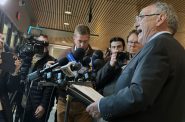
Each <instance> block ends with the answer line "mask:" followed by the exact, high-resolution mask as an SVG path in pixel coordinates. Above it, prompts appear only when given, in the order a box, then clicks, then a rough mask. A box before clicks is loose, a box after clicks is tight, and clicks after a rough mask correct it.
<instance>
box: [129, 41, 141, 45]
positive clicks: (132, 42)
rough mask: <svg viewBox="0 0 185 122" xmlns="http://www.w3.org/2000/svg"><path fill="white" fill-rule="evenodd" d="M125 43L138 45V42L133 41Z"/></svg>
mask: <svg viewBox="0 0 185 122" xmlns="http://www.w3.org/2000/svg"><path fill="white" fill-rule="evenodd" d="M127 43H128V44H134V45H135V44H139V42H138V41H136V42H134V41H127Z"/></svg>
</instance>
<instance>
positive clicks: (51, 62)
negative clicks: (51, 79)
mask: <svg viewBox="0 0 185 122" xmlns="http://www.w3.org/2000/svg"><path fill="white" fill-rule="evenodd" d="M54 63H55V61H48V62H47V63H46V67H50V66H51V65H52V64H54Z"/></svg>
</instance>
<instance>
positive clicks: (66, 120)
mask: <svg viewBox="0 0 185 122" xmlns="http://www.w3.org/2000/svg"><path fill="white" fill-rule="evenodd" d="M71 100H72V96H70V95H69V94H68V95H67V98H66V107H65V114H64V122H68V115H69V109H70V103H71Z"/></svg>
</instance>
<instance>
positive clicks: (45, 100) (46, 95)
mask: <svg viewBox="0 0 185 122" xmlns="http://www.w3.org/2000/svg"><path fill="white" fill-rule="evenodd" d="M54 93H55V87H53V86H47V87H45V88H44V92H43V97H42V100H41V103H40V105H42V106H43V107H44V108H50V106H53V104H54V103H53V102H54V100H53V99H54ZM49 104H50V105H49Z"/></svg>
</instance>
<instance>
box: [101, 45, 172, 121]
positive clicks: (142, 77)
mask: <svg viewBox="0 0 185 122" xmlns="http://www.w3.org/2000/svg"><path fill="white" fill-rule="evenodd" d="M140 56H142V57H138V64H137V66H136V68H135V71H134V74H133V77H132V78H131V81H130V85H128V86H126V87H122V88H120V89H119V91H118V92H117V93H116V94H114V95H112V96H110V97H105V98H102V99H101V100H100V103H99V107H100V112H101V115H102V116H103V118H104V119H106V120H110V119H111V118H116V117H124V116H126V115H129V114H131V113H132V114H133V113H136V112H138V111H142V110H145V109H146V108H147V107H150V106H151V105H152V104H153V103H154V101H155V99H156V98H157V97H158V95H159V93H160V91H161V89H162V87H163V86H164V84H165V83H166V80H167V77H168V73H169V62H168V53H167V51H166V50H165V47H164V44H160V46H159V45H158V46H154V47H151V48H150V49H148V50H147V51H146V52H145V54H143V55H140ZM130 63H131V62H130ZM125 70H129V68H128V67H127V69H125ZM121 75H125V74H124V73H122V74H121ZM117 82H124V81H123V80H122V79H118V81H117Z"/></svg>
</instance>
